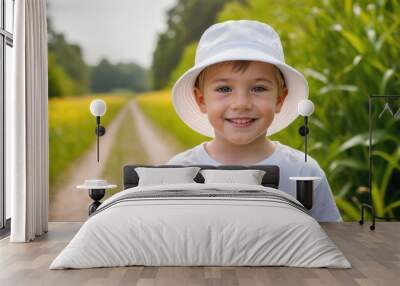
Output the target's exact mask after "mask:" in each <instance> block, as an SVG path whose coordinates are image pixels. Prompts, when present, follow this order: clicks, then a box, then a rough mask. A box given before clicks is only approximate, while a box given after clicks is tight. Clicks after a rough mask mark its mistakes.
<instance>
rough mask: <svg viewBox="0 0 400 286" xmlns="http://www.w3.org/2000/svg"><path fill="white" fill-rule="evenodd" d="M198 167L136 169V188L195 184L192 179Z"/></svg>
mask: <svg viewBox="0 0 400 286" xmlns="http://www.w3.org/2000/svg"><path fill="white" fill-rule="evenodd" d="M200 169H201V168H200V167H178V168H157V167H154V168H149V167H136V168H135V171H136V173H137V174H138V176H139V183H138V186H147V185H165V184H184V183H196V182H195V181H194V180H193V179H194V178H195V177H196V175H197V173H198V172H199V170H200Z"/></svg>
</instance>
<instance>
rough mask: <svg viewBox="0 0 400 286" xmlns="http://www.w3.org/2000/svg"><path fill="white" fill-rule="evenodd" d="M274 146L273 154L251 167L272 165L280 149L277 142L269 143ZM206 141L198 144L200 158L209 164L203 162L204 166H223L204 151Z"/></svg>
mask: <svg viewBox="0 0 400 286" xmlns="http://www.w3.org/2000/svg"><path fill="white" fill-rule="evenodd" d="M271 142H272V143H273V144H274V145H275V150H274V152H272V154H270V155H269V156H268V157H267V158H264V159H262V160H261V161H258V162H257V163H255V164H253V165H265V164H269V163H272V162H273V161H276V160H275V157H276V156H277V153H278V149H279V148H280V145H281V144H280V142H279V141H271ZM206 143H207V141H204V142H202V143H201V144H200V146H199V152H200V153H201V154H199V155H200V157H202V158H207V160H208V161H209V162H207V163H206V162H204V163H205V164H212V165H223V164H222V163H220V162H218V161H216V160H215V159H213V158H212V157H211V156H210V155H209V154H208V153H207V151H206V148H205V145H206Z"/></svg>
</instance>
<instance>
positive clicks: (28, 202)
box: [6, 0, 49, 242]
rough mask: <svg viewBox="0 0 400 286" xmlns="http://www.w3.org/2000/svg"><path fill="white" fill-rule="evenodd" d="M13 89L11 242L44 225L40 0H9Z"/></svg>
mask: <svg viewBox="0 0 400 286" xmlns="http://www.w3.org/2000/svg"><path fill="white" fill-rule="evenodd" d="M14 11H15V18H14V29H15V30H14V48H13V53H14V54H13V57H14V58H13V60H14V66H13V85H12V87H13V92H12V93H11V97H10V98H6V102H7V101H8V102H7V103H6V104H7V107H8V108H7V110H6V169H7V173H6V187H8V188H10V190H11V236H10V241H12V242H28V241H31V240H33V239H35V237H36V236H40V235H42V234H43V233H44V232H47V225H48V188H49V186H48V185H49V183H48V120H47V106H48V90H47V23H46V1H45V0H17V1H15V10H14Z"/></svg>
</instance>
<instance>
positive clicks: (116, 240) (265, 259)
mask: <svg viewBox="0 0 400 286" xmlns="http://www.w3.org/2000/svg"><path fill="white" fill-rule="evenodd" d="M174 191H175V195H174V196H165V197H164V196H160V197H140V196H146V194H150V193H152V194H156V193H159V194H163V192H164V194H165V193H166V192H172V193H174ZM239 191H240V192H239ZM139 192H140V193H139ZM179 192H181V193H179ZM191 192H197V193H198V194H203V195H202V196H191V195H190V193H191ZM216 192H220V193H221V194H222V193H223V192H226V193H227V194H228V195H227V196H225V197H224V196H222V197H221V196H218V195H217V196H215V193H216ZM253 192H254V194H255V193H257V194H258V193H260V192H262V193H260V196H259V197H257V196H256V195H254V196H253V195H252V194H253ZM233 193H237V194H240V196H239V195H236V194H233ZM138 194H140V195H139V196H138ZM180 194H182V195H180ZM183 194H186V195H183ZM229 194H233V195H229ZM130 196H131V197H130ZM306 212H307V210H306V209H305V208H304V207H302V205H301V204H300V203H299V202H298V201H297V200H295V199H294V198H293V197H292V196H290V195H288V194H286V193H284V192H282V191H280V190H277V189H274V188H271V187H265V186H262V185H244V184H241V185H238V184H219V183H214V184H200V183H186V184H169V185H153V186H136V187H133V188H128V189H126V190H124V191H122V192H120V193H117V194H115V195H114V196H112V197H110V198H109V199H107V200H106V201H104V202H103V204H102V205H101V206H100V207H99V209H98V210H97V211H96V213H95V214H94V215H92V216H91V217H90V218H89V219H88V220H87V221H86V222H85V223H84V224H83V225H82V227H81V229H80V230H79V231H78V233H77V234H76V235H75V237H74V238H73V239H72V240H71V242H70V243H69V244H68V245H67V246H66V247H65V248H64V250H62V252H61V253H60V254H59V255H58V256H57V257H56V258H55V259H54V261H53V262H52V264H51V265H50V269H63V268H91V267H113V266H128V265H145V266H194V265H197V266H211V265H213V266H244V265H246V266H292V267H329V268H351V265H350V263H349V261H348V260H347V259H346V257H345V256H344V255H343V253H342V252H341V251H340V250H339V249H338V248H337V247H336V245H335V244H334V242H333V241H332V240H331V239H330V238H329V237H328V236H327V234H326V233H325V231H324V230H323V229H322V228H321V226H320V225H319V224H318V222H317V221H316V220H315V219H314V218H312V217H311V216H310V215H308V214H307V213H306Z"/></svg>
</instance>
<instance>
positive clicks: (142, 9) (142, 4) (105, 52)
mask: <svg viewBox="0 0 400 286" xmlns="http://www.w3.org/2000/svg"><path fill="white" fill-rule="evenodd" d="M176 2H177V0H113V1H112V0H47V3H48V6H47V14H48V16H49V17H50V18H51V20H52V23H53V26H54V28H55V30H56V31H57V32H62V33H64V35H65V36H66V39H67V40H68V41H69V42H71V43H76V44H79V45H80V46H81V48H82V53H83V57H84V59H85V61H86V63H88V64H90V65H96V64H97V63H98V62H99V61H100V60H101V59H102V58H104V57H106V58H107V59H108V60H110V61H111V62H112V63H118V62H135V63H137V64H139V65H141V66H142V67H144V68H149V67H150V66H151V62H152V55H153V52H154V49H155V48H156V44H157V39H158V33H161V32H164V31H165V30H166V28H167V15H166V11H167V10H168V9H169V8H171V7H173V6H175V4H176Z"/></svg>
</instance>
